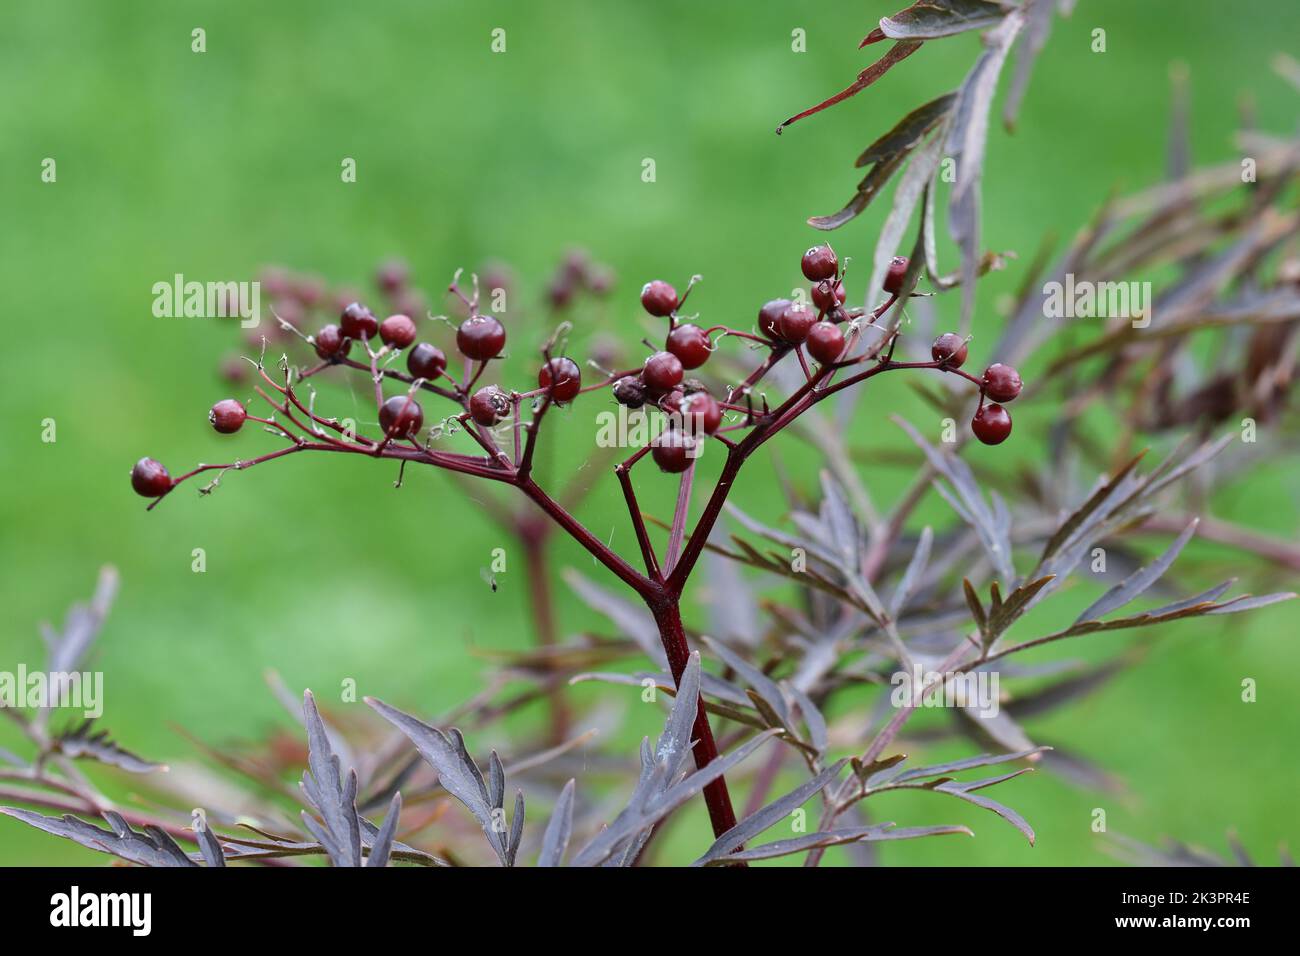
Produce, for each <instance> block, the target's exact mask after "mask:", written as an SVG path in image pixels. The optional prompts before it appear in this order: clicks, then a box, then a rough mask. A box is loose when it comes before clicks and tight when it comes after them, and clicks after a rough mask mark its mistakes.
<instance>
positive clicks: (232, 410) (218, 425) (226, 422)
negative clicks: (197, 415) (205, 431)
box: [208, 398, 248, 435]
mask: <svg viewBox="0 0 1300 956" xmlns="http://www.w3.org/2000/svg"><path fill="white" fill-rule="evenodd" d="M246 418H248V412H246V411H244V406H243V405H241V404H239V402H237V401H235V400H234V399H233V398H224V399H222V400H221V401H219V402H217V404H215V405H213V406H212V409H211V410H210V411H209V412H208V421H209V422H211V423H212V427H213V428H215V429H216V430H217V431H218V432H220V433H221V434H223V435H233V434H234V433H235V432H237V431H239V429H240V428H242V427H243V426H244V420H245V419H246Z"/></svg>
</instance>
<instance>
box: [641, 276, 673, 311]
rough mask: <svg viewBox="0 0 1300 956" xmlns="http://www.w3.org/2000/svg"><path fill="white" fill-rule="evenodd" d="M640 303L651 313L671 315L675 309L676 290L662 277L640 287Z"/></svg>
mask: <svg viewBox="0 0 1300 956" xmlns="http://www.w3.org/2000/svg"><path fill="white" fill-rule="evenodd" d="M641 305H642V306H644V307H645V310H646V311H647V312H649V313H650V314H651V315H657V316H661V317H662V316H665V315H672V314H673V312H674V311H676V309H677V290H676V289H674V288H673V287H672V286H670V285H669V284H668V283H667V282H664V281H663V280H662V279H655V280H654V281H653V282H647V283H646V284H645V285H644V286H642V287H641Z"/></svg>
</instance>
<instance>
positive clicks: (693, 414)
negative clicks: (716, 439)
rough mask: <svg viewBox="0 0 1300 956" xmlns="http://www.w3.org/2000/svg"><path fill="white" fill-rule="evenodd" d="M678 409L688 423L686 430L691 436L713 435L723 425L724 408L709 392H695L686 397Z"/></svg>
mask: <svg viewBox="0 0 1300 956" xmlns="http://www.w3.org/2000/svg"><path fill="white" fill-rule="evenodd" d="M677 407H678V409H679V410H680V412H681V415H682V417H683V418H684V419H686V420H687V422H686V430H687V431H688V432H690V433H691V434H695V435H698V434H699V433H701V432H703V433H704V434H705V435H712V434H713V433H714V432H716V431H717V430H718V426H719V425H721V424H722V406H721V405H719V404H718V402H717V400H716V399H715V398H714V397H713V396H712V395H710V394H709V393H708V392H693V393H691V394H690V395H687V396H685V397H684V398H683V399H682V400H681V401H680V402H679V403H678V406H677Z"/></svg>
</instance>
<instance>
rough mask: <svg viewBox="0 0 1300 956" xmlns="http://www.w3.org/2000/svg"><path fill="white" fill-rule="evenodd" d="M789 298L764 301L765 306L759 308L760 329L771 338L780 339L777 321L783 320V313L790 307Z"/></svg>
mask: <svg viewBox="0 0 1300 956" xmlns="http://www.w3.org/2000/svg"><path fill="white" fill-rule="evenodd" d="M790 305H791V303H790V300H789V299H773V300H772V301H771V302H764V303H763V307H762V308H761V309H759V310H758V329H759V331H760V332H762V333H763V334H764V335H766V336H767V337H768V338H769V339H779V338H780V337H781V334H780V333H779V332H778V331H777V328H776V326H777V323H778V322H780V321H781V315H782V313H784V312H785V310H786V309H788V308H790Z"/></svg>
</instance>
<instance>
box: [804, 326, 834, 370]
mask: <svg viewBox="0 0 1300 956" xmlns="http://www.w3.org/2000/svg"><path fill="white" fill-rule="evenodd" d="M804 345H805V347H807V349H808V354H809V355H811V356H812V357H813V358H815V359H816V360H817V361H818V362H821V363H822V364H823V365H829V364H830V363H831V362H834V361H837V360H838V359H839V357H840V355H842V354H843V353H844V333H843V332H841V331H840V327H839V326H838V325H836V324H835V323H834V322H816V323H814V324H813V327H812V328H811V329H809V330H808V338H807V340H806V341H805V342H804Z"/></svg>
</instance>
